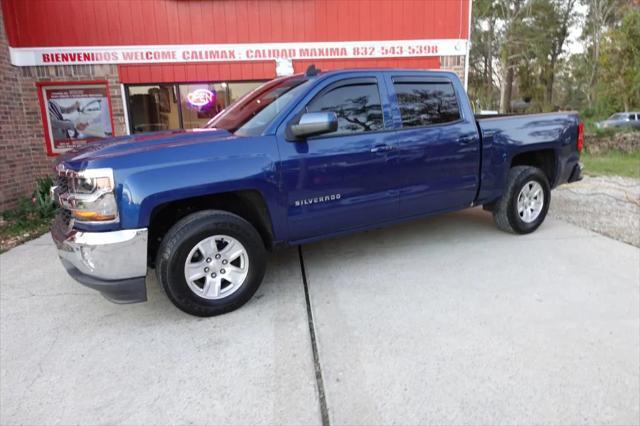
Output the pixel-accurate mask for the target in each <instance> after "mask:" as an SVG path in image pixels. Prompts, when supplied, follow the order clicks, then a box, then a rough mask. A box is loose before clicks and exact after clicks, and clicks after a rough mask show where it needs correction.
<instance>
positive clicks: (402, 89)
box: [393, 79, 460, 127]
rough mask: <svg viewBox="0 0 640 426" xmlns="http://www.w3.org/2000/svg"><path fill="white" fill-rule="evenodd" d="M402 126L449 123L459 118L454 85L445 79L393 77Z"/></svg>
mask: <svg viewBox="0 0 640 426" xmlns="http://www.w3.org/2000/svg"><path fill="white" fill-rule="evenodd" d="M393 87H394V88H395V91H396V96H397V98H398V107H399V108H400V116H401V117H402V127H419V126H428V125H430V124H440V123H449V122H452V121H456V120H458V119H459V118H460V108H459V107H458V101H457V99H456V93H455V91H454V90H453V85H452V84H451V83H447V82H426V81H414V82H412V81H404V79H402V80H401V81H394V83H393Z"/></svg>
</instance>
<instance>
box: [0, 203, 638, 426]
mask: <svg viewBox="0 0 640 426" xmlns="http://www.w3.org/2000/svg"><path fill="white" fill-rule="evenodd" d="M302 254H303V262H304V266H305V277H304V278H305V279H304V280H303V276H302V273H301V265H300V258H299V255H298V250H296V249H289V250H285V251H282V252H279V253H277V254H275V255H273V256H272V258H271V261H270V264H269V273H268V276H267V278H266V280H265V282H264V284H263V285H262V287H261V289H260V290H259V291H258V294H257V295H256V296H255V297H254V298H253V300H251V302H249V303H248V304H247V305H245V307H243V308H242V309H240V310H238V311H236V312H233V313H231V314H227V315H224V316H221V317H216V318H210V319H201V318H194V317H189V316H187V315H185V314H183V313H181V312H180V311H178V310H177V309H175V308H174V307H173V306H172V305H171V304H170V303H169V301H168V300H167V299H166V298H165V296H164V294H163V293H162V291H161V290H160V289H159V288H158V284H157V282H156V281H155V279H154V278H149V280H148V286H149V298H150V300H149V302H147V303H144V304H138V305H113V304H111V303H109V302H107V301H106V300H104V299H102V298H101V297H100V296H99V295H98V294H97V293H95V292H93V291H91V290H87V289H85V288H83V287H81V286H80V285H78V284H76V283H75V282H73V281H72V280H71V279H70V278H68V277H67V276H66V274H65V273H64V271H63V269H62V267H61V266H60V265H59V262H58V260H57V258H56V255H55V250H54V248H53V245H52V243H51V242H50V239H49V237H48V236H45V237H42V238H40V239H37V240H34V241H32V242H29V243H27V244H25V245H23V246H20V247H17V248H15V249H13V250H11V251H9V252H8V253H5V254H3V255H1V256H0V284H1V287H0V289H1V298H0V311H1V318H0V322H1V325H0V327H1V328H0V338H1V339H0V365H1V376H0V422H1V423H2V424H70V423H74V424H216V423H234V424H240V423H241V424H320V423H322V421H323V419H324V420H325V422H326V421H329V422H330V423H332V424H391V423H393V424H425V423H431V424H456V425H460V424H555V425H560V424H567V425H568V424H611V425H623V424H638V423H640V409H639V404H640V403H639V401H640V306H639V305H640V250H639V249H637V248H634V247H632V246H630V245H626V244H623V243H620V242H617V241H614V240H612V239H609V238H606V237H603V236H600V235H598V234H595V233H592V232H590V231H586V230H583V229H581V228H578V227H575V226H573V225H569V224H566V223H564V222H560V221H557V220H552V219H548V220H547V222H546V223H545V224H544V225H543V227H542V228H541V229H540V230H539V231H538V232H536V233H534V234H532V235H529V236H524V237H522V236H521V237H516V236H513V235H508V234H504V233H501V232H499V231H498V230H496V229H495V227H494V226H493V223H492V221H491V218H490V216H489V215H488V214H486V213H484V212H482V211H481V210H478V209H473V210H467V211H464V212H460V213H455V214H450V215H446V216H443V217H438V218H432V219H425V220H422V221H417V222H413V223H409V224H405V225H400V226H395V227H393V228H389V229H386V230H380V231H373V232H368V233H365V234H359V235H354V236H349V237H344V238H339V239H333V240H329V241H324V242H321V243H317V244H311V245H308V246H305V247H304V248H303V250H302ZM305 282H306V288H305ZM305 289H306V290H307V291H308V296H309V305H308V304H307V301H306V300H305ZM308 308H309V312H308ZM309 319H311V321H309ZM310 329H311V330H312V331H313V333H310ZM315 367H317V368H315Z"/></svg>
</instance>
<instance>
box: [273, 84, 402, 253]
mask: <svg viewBox="0 0 640 426" xmlns="http://www.w3.org/2000/svg"><path fill="white" fill-rule="evenodd" d="M359 74H362V75H363V77H358V78H344V77H343V78H340V79H335V78H334V79H331V80H329V81H327V82H323V83H320V86H319V87H317V88H316V89H315V91H314V92H313V93H311V94H310V95H309V97H308V98H307V99H306V100H305V101H303V105H301V107H300V108H299V109H298V110H297V111H295V112H293V113H292V116H291V117H290V118H289V119H287V122H286V123H285V125H284V126H281V128H280V129H279V130H278V145H279V149H280V156H281V164H280V168H281V176H282V190H283V192H285V193H286V194H287V203H288V206H287V212H288V220H289V233H290V236H289V239H290V240H292V241H296V240H304V239H308V238H314V237H317V236H321V235H322V236H324V235H328V234H332V233H337V232H341V231H344V230H348V229H355V228H360V227H366V226H369V225H371V224H375V223H381V222H384V221H386V220H389V219H391V218H393V217H394V215H396V214H397V207H398V193H397V191H396V190H395V187H394V185H393V182H392V181H390V180H389V178H388V165H389V161H388V158H389V156H390V155H391V154H392V143H393V140H392V139H393V133H392V132H389V131H388V130H389V129H388V128H387V127H386V126H388V125H390V121H391V119H390V118H391V116H390V112H389V104H388V94H387V92H386V91H381V90H380V88H381V87H382V84H380V79H381V78H382V77H381V76H379V75H378V74H377V73H372V74H371V75H368V76H367V74H366V73H359ZM321 111H322V112H324V111H332V112H335V113H336V115H337V116H338V130H337V131H336V132H333V133H328V134H324V135H320V136H316V137H310V138H307V139H306V140H297V141H291V140H287V138H286V135H285V129H284V128H282V127H286V126H287V125H289V124H291V122H292V121H293V120H295V117H299V115H300V114H302V113H303V112H321Z"/></svg>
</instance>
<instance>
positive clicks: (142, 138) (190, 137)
mask: <svg viewBox="0 0 640 426" xmlns="http://www.w3.org/2000/svg"><path fill="white" fill-rule="evenodd" d="M232 138H236V136H234V135H233V134H232V133H230V132H228V131H227V130H221V129H191V130H170V131H163V132H154V133H140V134H137V135H130V136H119V137H114V138H108V139H103V140H100V141H96V142H90V143H88V144H86V145H84V146H82V147H79V148H76V149H73V150H71V151H69V152H67V153H65V154H63V155H61V156H60V158H59V161H60V162H65V163H67V164H75V165H78V166H80V167H82V165H86V164H87V163H89V162H91V161H95V160H102V159H107V158H112V157H120V156H123V155H129V154H133V153H141V152H150V151H157V150H161V149H162V150H164V149H171V148H174V147H181V146H185V145H191V144H200V143H210V142H216V141H221V140H228V139H232ZM74 168H76V167H74Z"/></svg>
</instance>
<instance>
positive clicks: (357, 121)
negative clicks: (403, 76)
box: [306, 83, 384, 136]
mask: <svg viewBox="0 0 640 426" xmlns="http://www.w3.org/2000/svg"><path fill="white" fill-rule="evenodd" d="M306 112H334V113H335V114H336V116H337V117H338V130H337V131H335V132H333V133H331V135H332V136H333V135H337V134H353V133H360V132H373V131H376V130H381V129H383V128H384V122H383V119H382V105H381V103H380V93H379V92H378V85H377V84H376V83H366V84H347V85H341V86H338V87H335V88H330V89H329V90H328V91H327V92H325V93H320V95H318V96H317V97H316V98H315V99H313V100H312V101H311V102H310V103H309V105H307V108H306Z"/></svg>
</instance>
